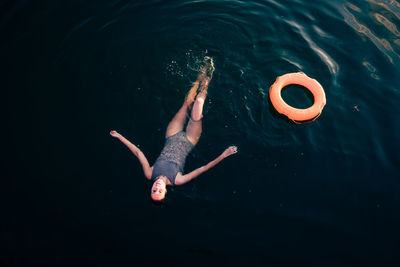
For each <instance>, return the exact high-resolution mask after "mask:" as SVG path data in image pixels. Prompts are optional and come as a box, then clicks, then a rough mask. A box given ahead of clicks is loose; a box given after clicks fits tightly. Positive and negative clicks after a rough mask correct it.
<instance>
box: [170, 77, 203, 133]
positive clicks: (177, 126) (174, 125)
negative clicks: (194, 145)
mask: <svg viewBox="0 0 400 267" xmlns="http://www.w3.org/2000/svg"><path fill="white" fill-rule="evenodd" d="M198 88H199V81H195V82H194V83H193V86H192V88H191V89H190V91H189V92H188V94H187V95H186V99H185V102H184V103H183V105H182V107H181V108H180V109H179V111H178V112H177V113H176V114H175V116H174V118H173V119H172V120H171V122H170V123H169V124H168V127H167V131H166V133H165V137H170V136H172V135H174V134H176V133H178V132H180V131H182V130H183V126H184V125H185V121H186V118H187V110H188V108H189V106H190V105H191V104H192V103H193V101H194V98H195V97H196V94H197V89H198Z"/></svg>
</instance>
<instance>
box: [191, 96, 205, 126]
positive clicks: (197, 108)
mask: <svg viewBox="0 0 400 267" xmlns="http://www.w3.org/2000/svg"><path fill="white" fill-rule="evenodd" d="M203 105H204V99H203V98H201V97H198V98H197V99H196V101H195V102H194V105H193V108H192V119H193V120H194V121H198V120H201V118H202V117H203Z"/></svg>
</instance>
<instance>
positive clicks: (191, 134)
mask: <svg viewBox="0 0 400 267" xmlns="http://www.w3.org/2000/svg"><path fill="white" fill-rule="evenodd" d="M205 61H206V66H205V67H204V68H203V69H202V71H201V72H200V74H199V76H198V78H197V81H196V82H194V83H193V87H192V88H191V89H190V91H189V93H188V94H187V96H186V99H185V102H184V103H183V105H182V107H181V108H180V110H179V111H178V113H176V114H175V117H174V118H173V119H172V121H171V122H170V123H169V125H168V127H167V131H166V134H165V137H166V141H165V146H164V148H163V150H162V151H161V154H160V156H159V157H158V158H157V160H156V162H155V163H154V165H153V166H152V167H150V164H149V162H148V161H147V159H146V157H145V155H144V154H143V152H142V151H140V149H139V148H138V147H136V146H135V145H134V144H132V143H131V142H129V141H128V140H127V139H126V138H125V137H123V136H122V135H121V134H119V133H118V132H117V131H111V132H110V134H111V135H112V136H113V137H115V138H118V139H119V140H120V141H121V142H122V143H124V144H125V145H126V146H127V147H128V148H129V149H130V150H131V151H132V153H133V154H135V155H136V157H137V158H138V159H139V161H140V163H141V165H142V167H143V172H144V175H145V176H146V178H147V179H149V180H151V181H153V182H154V183H153V186H152V188H151V198H152V199H153V200H154V201H161V200H163V199H164V198H165V194H166V193H167V189H166V186H167V185H181V184H185V183H187V182H189V181H190V180H192V179H193V178H195V177H197V176H199V175H200V174H202V173H203V172H205V171H207V170H208V169H210V168H212V167H214V166H215V165H217V164H218V163H219V162H220V161H221V160H223V159H224V158H226V157H228V156H230V155H232V154H235V153H236V152H237V147H236V146H230V147H228V148H227V149H226V150H225V151H224V152H223V153H222V154H221V155H220V156H218V157H217V158H216V159H214V160H213V161H211V162H209V163H208V164H206V165H204V166H202V167H200V168H198V169H196V170H194V171H192V172H190V173H187V174H183V166H184V165H185V160H186V156H187V155H188V154H189V152H190V151H191V150H192V149H193V147H194V146H195V145H196V144H197V142H198V141H199V138H200V135H201V132H202V121H201V120H202V118H203V114H202V113H203V105H204V101H205V99H206V96H207V89H208V84H209V82H210V81H211V78H212V73H213V72H214V64H213V61H212V58H210V57H206V58H205ZM193 102H194V103H193ZM192 104H193V107H192V110H191V115H190V117H189V122H188V124H187V126H186V131H183V128H184V124H185V122H186V118H187V115H188V109H190V107H191V106H192Z"/></svg>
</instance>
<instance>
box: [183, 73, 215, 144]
mask: <svg viewBox="0 0 400 267" xmlns="http://www.w3.org/2000/svg"><path fill="white" fill-rule="evenodd" d="M210 80H211V78H209V77H206V78H204V79H203V80H202V81H201V83H200V89H199V91H200V92H199V93H198V94H197V97H196V101H195V102H194V104H193V108H192V112H191V116H190V119H189V122H188V125H187V126H186V136H187V137H188V139H189V141H190V142H191V143H192V144H193V145H196V144H197V142H198V141H199V139H200V136H201V132H202V121H201V119H202V118H203V105H204V102H205V100H206V97H207V90H208V84H209V82H210Z"/></svg>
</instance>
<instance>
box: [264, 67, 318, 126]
mask: <svg viewBox="0 0 400 267" xmlns="http://www.w3.org/2000/svg"><path fill="white" fill-rule="evenodd" d="M290 84H298V85H301V86H304V87H305V88H307V89H308V90H309V91H310V92H311V93H312V94H313V96H314V104H313V105H312V106H311V107H309V108H306V109H298V108H294V107H291V106H289V105H288V104H286V102H285V101H283V99H282V96H281V91H282V89H283V88H284V87H285V86H287V85H290ZM269 97H270V99H271V103H272V105H273V106H274V108H275V109H276V111H278V112H279V113H280V114H283V115H285V116H286V117H288V118H289V119H291V120H292V121H293V122H295V123H303V122H310V121H314V120H316V119H317V118H318V117H319V115H321V112H322V109H323V108H324V106H325V104H326V98H325V92H324V89H323V88H322V86H321V84H320V83H319V82H318V81H317V80H315V79H311V78H310V77H308V76H307V75H306V74H304V73H302V72H297V73H287V74H284V75H282V76H279V77H278V78H276V81H275V82H274V84H273V85H271V88H270V89H269Z"/></svg>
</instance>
